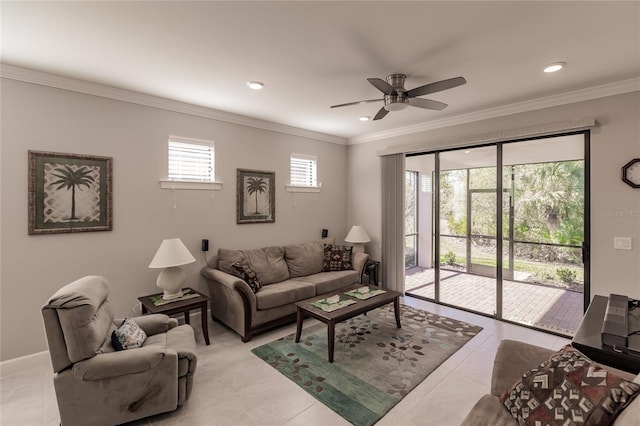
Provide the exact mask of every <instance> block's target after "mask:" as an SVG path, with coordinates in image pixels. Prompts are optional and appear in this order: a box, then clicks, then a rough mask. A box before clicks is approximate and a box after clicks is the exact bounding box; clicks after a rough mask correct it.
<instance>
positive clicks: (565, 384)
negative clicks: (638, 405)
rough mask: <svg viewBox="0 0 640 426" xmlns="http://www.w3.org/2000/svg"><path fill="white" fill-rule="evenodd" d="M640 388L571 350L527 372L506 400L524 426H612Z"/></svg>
mask: <svg viewBox="0 0 640 426" xmlns="http://www.w3.org/2000/svg"><path fill="white" fill-rule="evenodd" d="M639 392H640V385H638V384H636V383H633V382H631V381H629V380H625V379H623V378H622V377H620V376H618V375H617V374H615V373H613V372H612V371H610V370H608V369H606V368H603V367H602V366H600V365H598V364H595V363H593V362H591V361H590V360H589V359H588V358H586V357H585V356H584V355H582V354H581V353H580V352H578V351H577V350H575V349H573V348H572V347H570V346H566V347H564V348H563V349H562V350H560V351H558V352H556V353H554V354H553V355H552V356H551V358H550V359H549V360H548V361H545V362H543V363H542V364H540V365H539V366H538V367H536V368H533V369H531V370H529V371H527V372H525V373H524V374H523V376H522V379H521V380H520V381H518V382H516V383H515V384H514V385H513V386H512V387H511V389H508V390H506V391H505V392H504V393H503V394H502V396H501V397H500V401H502V403H503V404H504V406H505V407H506V408H507V410H509V412H510V413H511V415H512V417H513V418H514V419H517V420H518V422H519V423H520V424H522V425H529V424H531V425H533V424H538V422H540V423H542V424H544V423H551V422H555V423H557V424H565V422H566V423H570V424H575V423H579V424H584V425H605V424H612V423H613V421H614V420H615V419H616V417H617V416H618V415H619V414H620V412H621V411H622V410H624V408H625V407H626V406H627V405H628V404H629V403H630V402H631V401H632V400H633V399H634V398H635V397H636V396H637V395H638V393H639Z"/></svg>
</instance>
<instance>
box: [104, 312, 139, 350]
mask: <svg viewBox="0 0 640 426" xmlns="http://www.w3.org/2000/svg"><path fill="white" fill-rule="evenodd" d="M146 338H147V333H145V332H144V330H143V329H141V328H140V326H139V325H138V324H136V322H135V321H134V320H132V319H130V318H125V319H124V320H122V324H120V326H119V327H118V328H116V329H115V330H113V333H111V344H112V345H113V347H114V348H115V350H116V351H122V350H125V349H133V348H139V347H140V346H142V344H143V343H144V341H145V340H146Z"/></svg>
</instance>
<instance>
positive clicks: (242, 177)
mask: <svg viewBox="0 0 640 426" xmlns="http://www.w3.org/2000/svg"><path fill="white" fill-rule="evenodd" d="M275 183H276V174H275V172H266V171H263V170H246V169H237V185H238V188H237V192H238V194H237V218H238V219H237V222H238V223H239V224H240V223H266V222H275V221H276V197H275Z"/></svg>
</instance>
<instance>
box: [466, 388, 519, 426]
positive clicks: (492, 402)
mask: <svg viewBox="0 0 640 426" xmlns="http://www.w3.org/2000/svg"><path fill="white" fill-rule="evenodd" d="M487 425H491V426H517V425H518V423H517V422H516V421H515V420H514V419H513V417H511V414H509V412H508V411H507V410H505V409H504V406H503V405H502V403H500V398H498V397H497V396H493V395H489V394H487V395H484V396H483V397H482V398H480V399H479V400H478V402H476V404H475V405H474V406H473V408H472V409H471V411H470V412H469V414H468V415H467V417H466V418H465V419H464V421H463V422H462V424H461V426H487Z"/></svg>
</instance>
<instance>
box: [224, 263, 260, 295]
mask: <svg viewBox="0 0 640 426" xmlns="http://www.w3.org/2000/svg"><path fill="white" fill-rule="evenodd" d="M231 273H232V274H233V275H235V276H236V277H238V278H240V279H241V280H244V281H245V282H246V283H247V284H249V287H251V291H253V292H254V293H257V292H258V290H260V287H261V284H260V280H259V279H258V274H256V271H254V270H253V269H252V268H251V266H249V264H248V263H247V261H246V260H244V259H240V260H238V261H237V262H235V263H232V264H231Z"/></svg>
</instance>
